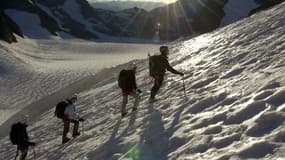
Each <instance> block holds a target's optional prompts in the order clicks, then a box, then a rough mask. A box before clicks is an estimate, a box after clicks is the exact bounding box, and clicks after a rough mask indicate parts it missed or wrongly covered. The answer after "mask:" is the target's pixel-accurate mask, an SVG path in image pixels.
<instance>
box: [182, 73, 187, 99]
mask: <svg viewBox="0 0 285 160" xmlns="http://www.w3.org/2000/svg"><path fill="white" fill-rule="evenodd" d="M182 83H183V92H184V96H185V99H187V94H186V87H185V81H184V76H183V77H182Z"/></svg>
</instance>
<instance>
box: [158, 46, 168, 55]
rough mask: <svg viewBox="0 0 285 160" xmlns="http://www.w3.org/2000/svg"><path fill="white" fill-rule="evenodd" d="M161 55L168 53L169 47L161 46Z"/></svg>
mask: <svg viewBox="0 0 285 160" xmlns="http://www.w3.org/2000/svg"><path fill="white" fill-rule="evenodd" d="M159 51H160V53H166V51H168V46H161V47H160V48H159Z"/></svg>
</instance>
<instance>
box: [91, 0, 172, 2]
mask: <svg viewBox="0 0 285 160" xmlns="http://www.w3.org/2000/svg"><path fill="white" fill-rule="evenodd" d="M88 1H90V2H98V1H101V2H102V1H146V2H163V3H172V2H175V1H177V0H88Z"/></svg>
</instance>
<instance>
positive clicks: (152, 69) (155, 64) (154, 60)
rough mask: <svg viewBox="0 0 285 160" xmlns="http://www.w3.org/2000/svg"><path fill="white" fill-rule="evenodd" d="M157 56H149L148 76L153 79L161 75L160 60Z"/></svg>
mask: <svg viewBox="0 0 285 160" xmlns="http://www.w3.org/2000/svg"><path fill="white" fill-rule="evenodd" d="M160 59H161V58H160V56H159V55H153V56H149V75H150V76H151V77H154V76H156V75H158V74H160V73H161V71H162V70H163V69H162V68H161V62H160V61H161V60H160Z"/></svg>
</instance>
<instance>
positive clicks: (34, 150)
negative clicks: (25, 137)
mask: <svg viewBox="0 0 285 160" xmlns="http://www.w3.org/2000/svg"><path fill="white" fill-rule="evenodd" d="M35 148H36V147H33V154H34V160H36V149H35Z"/></svg>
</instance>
